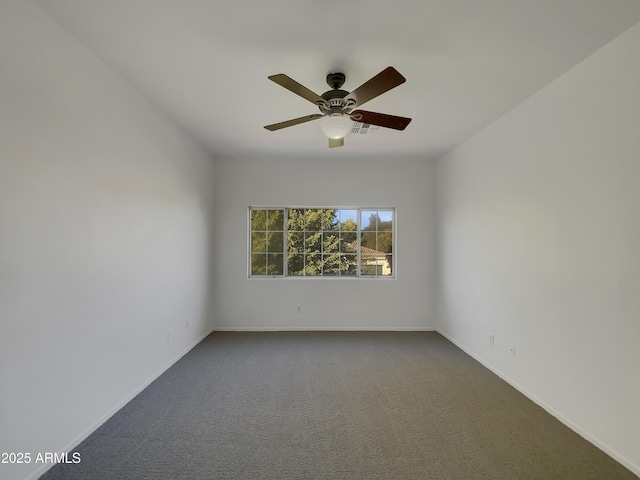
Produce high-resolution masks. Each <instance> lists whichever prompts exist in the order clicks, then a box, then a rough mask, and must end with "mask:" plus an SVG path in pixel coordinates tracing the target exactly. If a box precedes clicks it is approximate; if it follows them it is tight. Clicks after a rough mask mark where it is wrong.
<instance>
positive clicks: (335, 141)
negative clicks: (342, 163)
mask: <svg viewBox="0 0 640 480" xmlns="http://www.w3.org/2000/svg"><path fill="white" fill-rule="evenodd" d="M343 146H344V137H342V138H330V139H329V148H336V147H343Z"/></svg>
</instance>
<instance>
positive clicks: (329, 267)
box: [323, 253, 340, 275]
mask: <svg viewBox="0 0 640 480" xmlns="http://www.w3.org/2000/svg"><path fill="white" fill-rule="evenodd" d="M323 259H324V267H323V274H324V275H339V274H340V255H338V254H337V253H334V254H332V255H324V256H323Z"/></svg>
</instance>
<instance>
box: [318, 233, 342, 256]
mask: <svg viewBox="0 0 640 480" xmlns="http://www.w3.org/2000/svg"><path fill="white" fill-rule="evenodd" d="M339 250H340V237H339V236H338V233H337V232H324V234H323V235H322V252H323V253H334V252H338V251H339Z"/></svg>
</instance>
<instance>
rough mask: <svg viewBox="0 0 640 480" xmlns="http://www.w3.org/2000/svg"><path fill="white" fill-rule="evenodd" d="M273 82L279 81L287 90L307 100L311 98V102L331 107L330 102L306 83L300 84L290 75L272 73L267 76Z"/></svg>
mask: <svg viewBox="0 0 640 480" xmlns="http://www.w3.org/2000/svg"><path fill="white" fill-rule="evenodd" d="M267 78H268V79H269V80H271V81H272V82H275V83H277V84H278V85H280V86H282V87H284V88H286V89H287V90H289V91H291V92H293V93H295V94H296V95H300V96H301V97H302V98H304V99H305V100H309V101H310V102H311V103H313V104H315V105H318V103H322V104H324V105H326V106H327V107H329V102H328V101H327V100H325V99H324V98H322V97H321V96H320V95H318V94H316V93H314V92H312V91H311V90H309V89H308V88H307V87H305V86H304V85H301V84H299V83H298V82H296V81H295V80H294V79H293V78H291V77H288V76H287V75H285V74H284V73H278V74H277V75H271V76H270V77H267Z"/></svg>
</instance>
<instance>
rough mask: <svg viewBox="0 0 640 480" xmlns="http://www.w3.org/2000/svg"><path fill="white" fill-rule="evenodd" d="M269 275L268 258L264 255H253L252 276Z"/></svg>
mask: <svg viewBox="0 0 640 480" xmlns="http://www.w3.org/2000/svg"><path fill="white" fill-rule="evenodd" d="M266 274H267V256H266V255H264V254H262V253H253V254H251V275H266Z"/></svg>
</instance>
